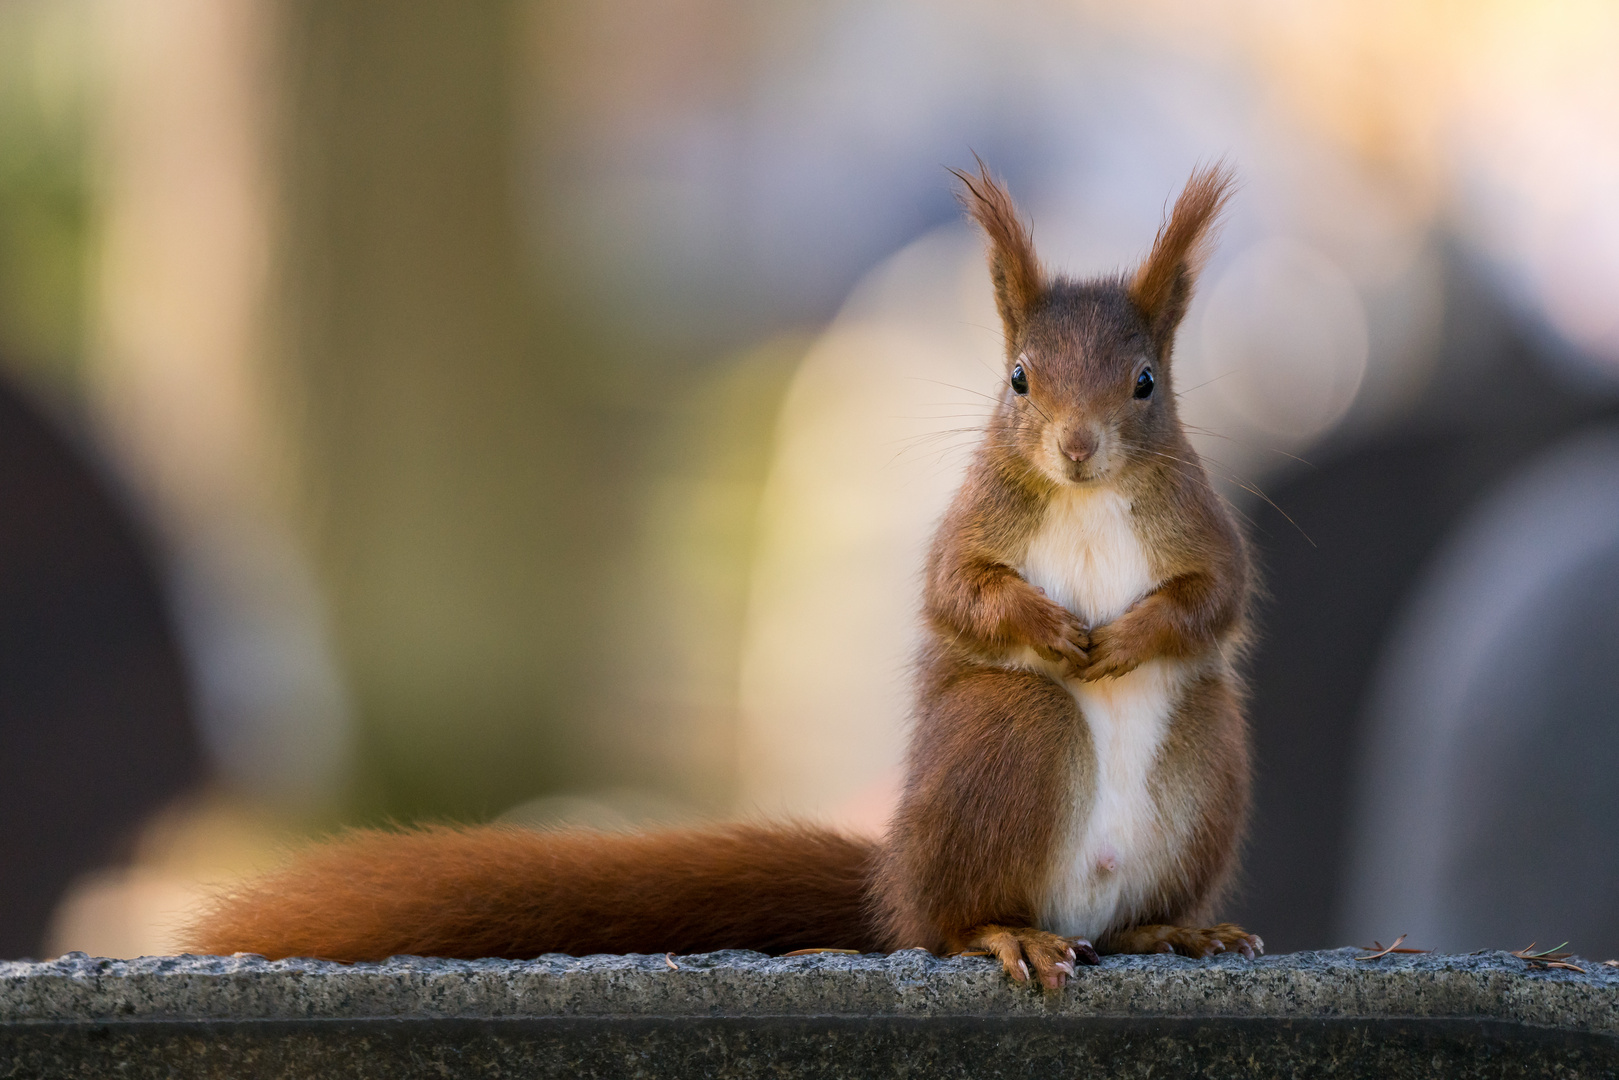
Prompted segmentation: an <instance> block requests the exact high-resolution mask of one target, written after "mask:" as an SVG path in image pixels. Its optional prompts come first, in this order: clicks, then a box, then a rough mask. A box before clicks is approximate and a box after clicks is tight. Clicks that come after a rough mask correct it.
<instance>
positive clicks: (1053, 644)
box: [1029, 590, 1091, 675]
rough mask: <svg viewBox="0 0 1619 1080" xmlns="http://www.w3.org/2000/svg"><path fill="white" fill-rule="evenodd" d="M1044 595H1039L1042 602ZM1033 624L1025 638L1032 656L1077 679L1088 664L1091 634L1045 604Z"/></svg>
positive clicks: (1075, 620)
mask: <svg viewBox="0 0 1619 1080" xmlns="http://www.w3.org/2000/svg"><path fill="white" fill-rule="evenodd" d="M1037 591H1038V590H1037ZM1044 595H1045V594H1044V593H1041V596H1042V598H1043V597H1044ZM1034 621H1035V622H1036V623H1037V624H1038V626H1037V628H1036V629H1035V630H1034V632H1033V633H1031V634H1030V635H1029V636H1030V639H1031V640H1032V641H1033V643H1034V651H1035V652H1037V653H1039V654H1040V655H1041V656H1043V657H1045V658H1046V659H1047V660H1050V661H1051V662H1052V663H1054V664H1060V665H1062V667H1063V669H1064V671H1065V672H1066V673H1067V674H1072V675H1077V674H1079V673H1080V672H1081V671H1083V670H1084V669H1085V666H1086V665H1087V664H1089V663H1090V655H1089V652H1088V650H1089V648H1090V644H1091V632H1090V629H1089V628H1088V627H1087V626H1086V625H1085V624H1084V623H1082V622H1080V621H1079V617H1078V616H1077V615H1075V614H1074V613H1073V612H1071V611H1069V610H1068V609H1067V608H1064V607H1059V606H1057V605H1056V604H1054V603H1052V602H1051V601H1049V600H1046V601H1045V602H1044V603H1043V605H1042V610H1041V611H1040V612H1039V614H1038V615H1037V616H1036V618H1035V620H1034Z"/></svg>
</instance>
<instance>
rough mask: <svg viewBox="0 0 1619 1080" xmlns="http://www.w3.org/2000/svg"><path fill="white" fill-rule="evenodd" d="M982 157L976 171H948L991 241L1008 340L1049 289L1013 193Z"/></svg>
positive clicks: (997, 297)
mask: <svg viewBox="0 0 1619 1080" xmlns="http://www.w3.org/2000/svg"><path fill="white" fill-rule="evenodd" d="M973 157H974V158H977V160H978V175H977V176H969V175H968V174H967V173H964V172H959V171H957V170H956V169H951V170H950V171H951V172H952V173H954V174H955V177H956V179H957V180H960V181H961V191H959V192H958V193H957V197H958V198H960V199H961V204H962V205H963V206H965V207H966V208H967V216H968V217H970V218H972V219H973V220H974V221H976V222H978V225H979V227H980V228H981V229H983V230H984V236H985V238H986V239H987V240H988V241H989V276H990V279H991V280H992V281H993V282H994V283H995V306H996V307H997V308H999V309H1000V312H1001V321H1002V322H1003V323H1005V324H1006V337H1007V341H1008V342H1012V341H1015V340H1017V337H1018V334H1019V332H1020V331H1021V330H1022V328H1023V322H1024V320H1025V319H1026V318H1027V317H1028V314H1029V309H1030V308H1032V307H1034V304H1035V301H1037V300H1038V299H1039V298H1040V294H1041V293H1042V292H1043V291H1044V290H1045V278H1044V276H1043V275H1042V274H1041V273H1040V263H1039V261H1038V260H1036V259H1035V257H1034V241H1033V240H1032V239H1030V237H1029V230H1028V228H1027V227H1025V226H1024V224H1023V222H1022V221H1020V220H1019V219H1018V214H1017V207H1016V206H1014V205H1012V196H1010V195H1008V194H1007V193H1006V189H1005V188H1004V187H1002V186H1001V185H1000V184H998V183H996V182H995V180H994V178H993V177H991V176H990V175H989V166H987V165H985V164H984V159H983V158H980V157H978V155H977V154H974V155H973Z"/></svg>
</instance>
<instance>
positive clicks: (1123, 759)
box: [1040, 659, 1190, 941]
mask: <svg viewBox="0 0 1619 1080" xmlns="http://www.w3.org/2000/svg"><path fill="white" fill-rule="evenodd" d="M1189 674H1190V665H1188V664H1187V663H1186V662H1184V661H1180V660H1168V659H1163V660H1151V661H1148V662H1147V663H1145V664H1142V665H1141V666H1140V667H1138V668H1136V669H1135V670H1134V671H1132V672H1130V673H1129V674H1127V675H1124V676H1121V677H1120V678H1117V679H1101V680H1098V681H1096V682H1092V683H1085V682H1079V681H1077V680H1067V681H1066V682H1065V685H1066V686H1067V687H1068V690H1069V692H1070V693H1072V694H1073V695H1074V700H1075V701H1076V702H1077V703H1078V705H1079V709H1080V713H1081V714H1082V715H1083V717H1084V719H1085V725H1086V727H1087V728H1088V730H1089V732H1090V739H1089V742H1088V744H1087V743H1086V742H1084V741H1081V743H1080V745H1079V748H1078V749H1077V751H1076V753H1077V754H1078V755H1080V756H1081V757H1082V758H1088V759H1089V760H1076V761H1075V762H1074V769H1075V772H1076V777H1075V778H1076V781H1077V783H1076V785H1075V787H1076V793H1075V797H1074V801H1073V805H1072V806H1071V807H1070V808H1069V810H1068V822H1067V827H1066V831H1065V833H1064V839H1063V840H1062V841H1060V842H1059V847H1058V854H1057V857H1056V865H1055V866H1054V867H1053V872H1052V877H1051V882H1050V885H1049V887H1048V890H1047V895H1046V897H1045V902H1044V903H1043V904H1042V905H1041V912H1040V914H1041V926H1042V928H1044V929H1047V930H1051V931H1054V932H1055V933H1059V934H1063V935H1066V936H1069V937H1075V936H1078V937H1085V938H1088V939H1090V940H1093V941H1094V940H1096V939H1097V938H1099V937H1100V936H1101V935H1102V934H1103V933H1104V932H1106V931H1107V930H1108V929H1109V928H1110V927H1113V926H1117V925H1119V924H1121V923H1128V922H1130V921H1132V920H1133V919H1135V918H1137V917H1139V916H1141V915H1143V914H1145V913H1146V908H1147V907H1148V906H1149V904H1150V901H1151V898H1152V897H1153V896H1154V894H1155V893H1156V892H1157V891H1158V890H1157V889H1156V885H1157V883H1158V882H1159V881H1161V880H1163V875H1165V874H1172V873H1174V872H1175V869H1174V868H1175V865H1176V863H1177V862H1178V861H1179V860H1177V859H1176V857H1175V850H1174V845H1175V843H1176V837H1175V835H1174V829H1173V825H1172V824H1171V821H1172V816H1173V815H1172V814H1168V813H1165V812H1163V808H1161V807H1159V805H1158V803H1157V799H1156V798H1155V795H1154V790H1153V786H1152V785H1151V783H1150V781H1151V779H1152V774H1153V771H1154V768H1155V766H1156V764H1157V762H1158V759H1159V756H1160V750H1161V749H1162V747H1163V743H1164V738H1165V736H1166V735H1167V734H1168V732H1169V727H1170V723H1171V720H1172V718H1173V716H1174V713H1175V711H1176V709H1177V708H1178V706H1179V704H1180V699H1181V696H1182V694H1183V693H1184V689H1185V686H1186V684H1187V682H1188V676H1189ZM1087 774H1088V780H1089V782H1087Z"/></svg>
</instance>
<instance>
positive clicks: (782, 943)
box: [186, 825, 881, 961]
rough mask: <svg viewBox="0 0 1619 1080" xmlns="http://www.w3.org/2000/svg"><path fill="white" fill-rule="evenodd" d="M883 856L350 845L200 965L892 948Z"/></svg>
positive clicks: (229, 923)
mask: <svg viewBox="0 0 1619 1080" xmlns="http://www.w3.org/2000/svg"><path fill="white" fill-rule="evenodd" d="M876 857H877V846H876V845H875V844H873V843H871V842H869V841H862V840H855V839H851V838H849V837H846V836H842V835H840V834H838V833H834V832H829V831H827V830H824V829H817V828H811V827H808V826H777V827H765V826H750V825H736V826H729V827H723V828H713V829H699V830H674V831H665V832H650V833H639V834H616V833H599V832H586V831H559V832H543V831H537V830H532V829H524V828H518V827H514V826H501V825H486V826H477V827H453V826H434V827H427V828H418V829H411V830H408V831H400V832H392V831H382V830H363V831H356V832H351V833H348V834H346V835H344V836H342V837H340V838H338V839H336V840H334V841H331V842H329V843H326V844H322V845H320V846H318V847H315V848H314V849H312V850H310V851H309V852H306V853H305V854H303V855H301V856H300V857H298V858H297V859H296V860H295V861H294V862H293V863H292V864H291V865H290V866H289V867H287V868H286V869H284V870H281V871H278V872H276V873H273V874H271V875H269V876H268V877H265V878H262V879H260V880H258V881H256V882H253V883H251V884H249V885H248V886H246V887H245V888H242V889H239V890H237V891H235V892H232V893H228V894H226V895H223V896H221V897H219V898H218V899H217V900H216V901H215V902H214V904H213V906H212V907H211V908H210V909H209V910H208V911H206V912H205V913H204V914H203V915H202V916H201V917H200V918H199V919H198V920H197V921H196V923H195V924H193V926H192V927H191V929H190V932H189V933H188V934H187V935H186V936H187V938H188V941H187V947H188V948H189V949H190V951H193V952H202V953H214V954H229V953H233V952H250V953H261V954H263V955H264V956H267V957H269V958H271V959H279V958H281V957H286V956H312V957H322V958H325V959H328V960H345V961H358V960H381V959H383V958H385V957H388V956H393V955H404V954H410V955H418V956H444V957H460V958H475V957H505V958H508V959H526V958H529V957H533V956H538V955H540V954H542V953H549V952H557V953H570V954H572V955H574V956H585V955H589V954H591V953H627V952H637V953H660V952H675V953H690V952H707V951H711V950H714V949H756V950H758V951H760V952H767V953H781V952H788V951H791V950H793V949H800V948H815V947H826V948H845V949H858V950H860V951H862V952H865V951H875V950H878V949H880V948H881V942H880V941H879V940H878V939H877V937H876V935H875V933H874V932H873V930H872V928H871V919H870V917H869V915H868V914H867V904H866V897H867V892H868V890H869V888H870V884H871V876H872V871H873V867H874V865H875V862H876Z"/></svg>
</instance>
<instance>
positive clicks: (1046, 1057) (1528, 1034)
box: [0, 949, 1619, 1077]
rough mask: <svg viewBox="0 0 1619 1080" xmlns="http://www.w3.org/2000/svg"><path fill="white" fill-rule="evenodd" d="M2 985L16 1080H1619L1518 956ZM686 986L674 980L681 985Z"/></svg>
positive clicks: (123, 976)
mask: <svg viewBox="0 0 1619 1080" xmlns="http://www.w3.org/2000/svg"><path fill="white" fill-rule="evenodd" d="M1360 955H1362V954H1361V953H1360V952H1359V951H1357V950H1352V949H1343V950H1338V951H1334V952H1321V953H1295V954H1290V955H1282V956H1268V957H1263V958H1261V959H1259V960H1257V961H1245V960H1242V959H1241V958H1240V957H1237V956H1223V957H1220V958H1217V959H1215V960H1208V961H1193V960H1186V959H1181V958H1178V957H1164V956H1154V957H1109V958H1107V959H1105V960H1104V961H1103V963H1102V965H1101V966H1100V967H1096V968H1088V969H1081V971H1080V972H1079V975H1078V977H1076V978H1075V979H1074V980H1073V981H1072V982H1070V984H1069V986H1068V988H1067V989H1066V990H1065V991H1063V992H1061V993H1045V992H1041V991H1039V990H1035V989H1031V988H1029V987H1026V986H1017V985H1014V984H1012V983H1011V982H1010V981H1008V980H1007V979H1006V978H1005V976H1004V975H1003V974H1002V973H1001V971H1000V969H999V967H998V965H996V964H993V963H991V962H990V961H989V960H987V959H982V958H961V959H955V960H941V959H939V958H936V957H933V956H929V955H927V954H926V953H922V952H904V953H896V954H894V955H893V956H844V955H837V954H820V955H813V956H806V957H792V958H772V957H766V956H761V955H759V954H757V953H746V952H724V953H711V954H707V955H704V956H688V957H676V958H674V959H673V961H670V960H668V959H666V958H665V957H663V956H596V957H587V958H582V959H579V958H573V957H564V956H550V957H542V958H540V959H538V960H532V961H526V962H507V961H493V960H485V961H454V960H431V959H423V958H419V957H400V958H395V959H393V960H389V961H386V962H384V963H380V964H356V965H352V966H345V965H341V964H331V963H324V962H320V961H310V960H284V961H276V962H273V963H272V962H269V961H266V960H263V959H262V958H259V957H252V956H237V957H190V956H185V957H145V958H142V959H139V960H130V961H118V960H96V959H90V958H88V957H84V956H80V955H76V954H69V955H68V956H66V957H63V958H61V959H58V960H54V961H51V962H48V963H38V964H35V963H0V1077H11V1076H16V1077H23V1076H40V1077H44V1076H92V1075H103V1074H105V1073H107V1072H112V1071H115V1072H117V1073H118V1074H119V1075H123V1076H131V1077H139V1076H154V1077H155V1076H166V1075H174V1076H260V1075H263V1076H306V1075H322V1076H354V1077H369V1076H388V1077H413V1076H462V1075H465V1076H647V1077H653V1076H671V1077H673V1076H716V1077H729V1076H752V1075H762V1074H768V1075H773V1076H782V1077H787V1076H806V1077H807V1076H847V1075H857V1074H861V1073H865V1072H876V1071H881V1072H883V1073H892V1074H894V1075H911V1074H914V1075H918V1076H920V1075H928V1076H930V1077H938V1076H1023V1075H1044V1076H1051V1075H1057V1076H1063V1075H1103V1076H1108V1075H1111V1076H1148V1075H1157V1076H1163V1075H1174V1076H1181V1075H1187V1076H1239V1075H1278V1076H1281V1075H1310V1074H1319V1075H1344V1076H1354V1075H1379V1076H1403V1075H1411V1076H1416V1075H1428V1076H1433V1075H1458V1076H1460V1075H1471V1074H1476V1073H1478V1072H1480V1071H1484V1072H1488V1073H1489V1074H1490V1075H1498V1076H1543V1075H1544V1076H1564V1077H1569V1076H1619V968H1615V967H1606V966H1603V965H1602V964H1600V963H1596V962H1587V961H1575V962H1576V963H1578V964H1579V966H1581V967H1583V968H1585V973H1583V974H1581V973H1578V972H1573V971H1567V970H1557V969H1542V968H1536V967H1533V966H1531V965H1530V964H1527V963H1525V962H1524V961H1522V960H1519V959H1517V958H1516V957H1513V956H1510V955H1508V954H1506V953H1486V954H1478V955H1472V956H1432V955H1423V956H1392V955H1391V956H1386V957H1383V958H1381V959H1377V960H1370V961H1367V960H1359V959H1357V957H1358V956H1360ZM671 964H673V965H674V966H671Z"/></svg>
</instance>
